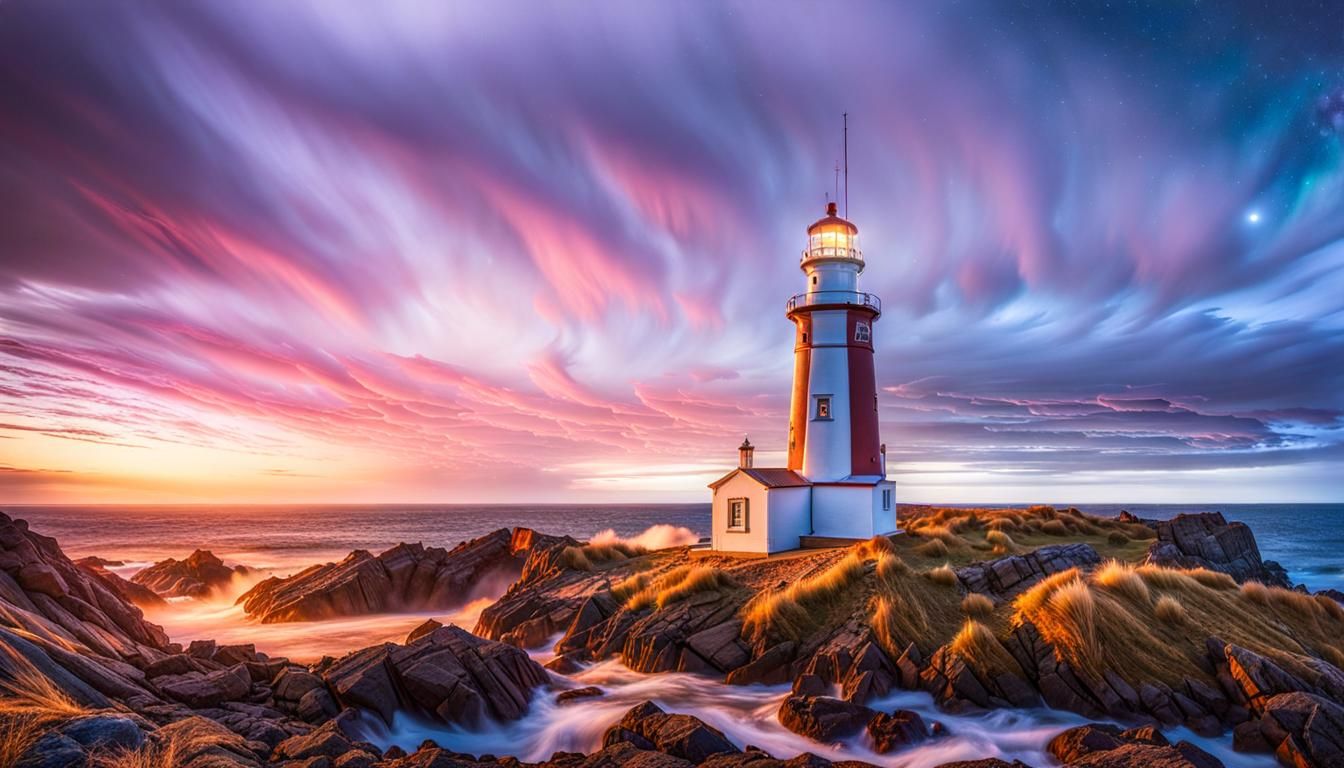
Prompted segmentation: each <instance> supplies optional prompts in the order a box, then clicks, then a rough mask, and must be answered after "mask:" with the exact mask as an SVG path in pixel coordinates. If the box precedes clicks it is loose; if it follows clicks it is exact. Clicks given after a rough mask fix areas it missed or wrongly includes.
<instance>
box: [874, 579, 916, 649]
mask: <svg viewBox="0 0 1344 768" xmlns="http://www.w3.org/2000/svg"><path fill="white" fill-rule="evenodd" d="M870 611H871V614H872V615H871V617H870V624H871V625H872V627H873V634H874V635H875V636H876V638H877V644H878V646H879V647H881V648H882V650H884V651H886V652H887V655H888V656H890V657H891V658H893V659H896V658H900V655H901V654H902V653H904V652H905V646H906V644H907V643H910V642H913V641H914V640H915V639H916V638H922V637H923V636H924V635H925V634H926V633H927V632H928V631H929V617H928V614H927V613H926V612H925V611H924V608H923V606H922V605H921V604H920V603H919V602H918V601H915V600H911V599H908V598H907V597H905V596H904V595H902V594H900V593H893V594H883V595H877V596H876V597H874V598H873V602H872V605H871V607H870Z"/></svg>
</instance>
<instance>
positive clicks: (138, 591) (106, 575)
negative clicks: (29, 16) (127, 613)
mask: <svg viewBox="0 0 1344 768" xmlns="http://www.w3.org/2000/svg"><path fill="white" fill-rule="evenodd" d="M75 564H76V565H78V566H79V567H80V568H82V569H84V571H85V572H86V573H89V574H90V575H92V576H94V577H95V578H97V579H98V580H99V581H101V582H102V583H103V585H104V586H106V587H107V588H108V589H110V590H112V592H114V593H116V595H117V596H119V597H120V598H121V599H123V600H126V601H127V602H130V603H134V604H135V605H138V606H140V607H141V608H161V607H163V606H164V605H167V601H165V600H164V599H163V598H162V597H159V595H158V594H157V593H156V592H155V591H154V590H152V589H150V588H149V587H145V586H142V585H140V584H136V583H135V582H133V581H127V580H126V579H123V578H121V577H120V576H118V575H117V574H115V573H113V572H111V571H109V570H107V568H106V567H105V566H106V565H107V564H108V561H105V560H102V559H100V558H97V557H85V558H83V559H80V560H76V561H75Z"/></svg>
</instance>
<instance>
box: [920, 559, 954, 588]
mask: <svg viewBox="0 0 1344 768" xmlns="http://www.w3.org/2000/svg"><path fill="white" fill-rule="evenodd" d="M924 575H925V576H926V577H928V579H929V581H932V582H933V583H934V584H938V585H941V586H944V587H955V586H956V585H957V572H956V571H954V570H952V566H950V565H948V564H947V563H943V564H942V565H940V566H938V567H937V568H934V569H933V570H931V571H928V572H926V573H925V574H924Z"/></svg>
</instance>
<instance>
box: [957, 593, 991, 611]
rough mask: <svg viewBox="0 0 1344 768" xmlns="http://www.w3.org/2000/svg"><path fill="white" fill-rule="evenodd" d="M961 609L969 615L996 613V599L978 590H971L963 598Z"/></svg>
mask: <svg viewBox="0 0 1344 768" xmlns="http://www.w3.org/2000/svg"><path fill="white" fill-rule="evenodd" d="M961 611H962V613H964V614H966V615H967V616H976V617H984V616H991V615H993V613H994V601H993V600H990V599H989V598H988V597H985V596H984V595H982V594H980V593H978V592H971V593H970V594H968V595H966V596H965V597H963V598H962V599H961Z"/></svg>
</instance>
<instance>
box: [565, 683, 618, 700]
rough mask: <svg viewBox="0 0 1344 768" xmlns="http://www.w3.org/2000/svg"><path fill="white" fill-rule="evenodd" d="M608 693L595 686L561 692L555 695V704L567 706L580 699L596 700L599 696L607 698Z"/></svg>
mask: <svg viewBox="0 0 1344 768" xmlns="http://www.w3.org/2000/svg"><path fill="white" fill-rule="evenodd" d="M606 693H607V692H606V691H604V690H602V689H601V688H598V687H597V686H595V685H590V686H587V687H585V688H571V689H570V690H568V691H561V692H559V693H557V694H556V695H555V703H556V704H567V703H569V702H571V701H577V700H579V699H591V698H596V697H598V696H605V695H606Z"/></svg>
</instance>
